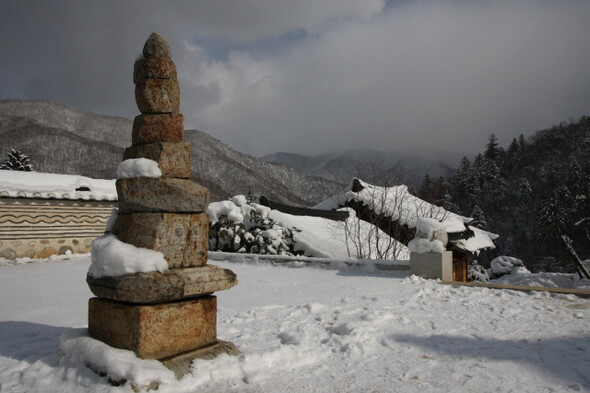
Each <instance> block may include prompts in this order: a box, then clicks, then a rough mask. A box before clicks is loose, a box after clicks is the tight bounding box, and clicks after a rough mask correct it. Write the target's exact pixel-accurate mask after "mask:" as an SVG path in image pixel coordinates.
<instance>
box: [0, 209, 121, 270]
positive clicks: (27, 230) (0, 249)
mask: <svg viewBox="0 0 590 393" xmlns="http://www.w3.org/2000/svg"><path fill="white" fill-rule="evenodd" d="M116 208H117V202H116V201H115V202H107V201H76V200H57V199H29V198H0V257H3V258H6V259H15V258H22V257H29V258H47V257H49V256H51V255H55V254H65V253H66V252H67V251H68V250H69V251H71V252H72V253H88V252H90V245H91V243H92V240H94V239H95V238H97V237H98V236H101V235H102V234H103V233H104V230H105V226H106V222H107V220H108V218H109V216H110V214H111V210H112V209H116Z"/></svg>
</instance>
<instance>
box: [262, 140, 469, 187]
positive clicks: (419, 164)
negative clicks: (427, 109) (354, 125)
mask: <svg viewBox="0 0 590 393" xmlns="http://www.w3.org/2000/svg"><path fill="white" fill-rule="evenodd" d="M463 156H465V154H463V153H453V152H445V151H439V150H433V149H417V148H415V149H409V150H400V151H393V152H381V151H376V150H370V149H351V150H347V151H344V152H337V153H327V154H321V155H316V156H306V155H301V154H293V153H285V152H278V153H274V154H270V155H267V156H264V157H262V159H263V160H265V161H268V162H276V163H281V164H284V165H287V166H290V167H293V168H295V169H298V170H300V171H302V172H307V173H309V174H311V175H315V176H319V177H322V178H324V179H329V180H333V181H337V182H340V183H349V182H350V180H351V178H352V176H358V177H361V178H363V179H367V180H371V179H372V178H373V176H375V177H376V178H375V179H374V181H375V182H377V183H378V182H379V180H382V179H379V177H383V176H386V177H387V178H388V181H389V183H393V184H406V185H408V186H410V187H418V186H419V185H420V183H421V182H422V179H423V178H424V176H425V175H426V174H428V175H430V176H431V177H433V178H438V177H439V176H445V177H446V176H451V175H453V174H454V172H455V171H456V170H457V167H458V165H459V161H460V160H461V158H462V157H463Z"/></svg>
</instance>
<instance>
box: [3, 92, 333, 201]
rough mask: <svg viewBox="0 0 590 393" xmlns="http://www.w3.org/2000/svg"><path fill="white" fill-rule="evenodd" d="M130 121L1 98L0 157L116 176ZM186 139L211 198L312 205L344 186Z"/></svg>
mask: <svg viewBox="0 0 590 393" xmlns="http://www.w3.org/2000/svg"><path fill="white" fill-rule="evenodd" d="M132 125H133V121H132V120H129V119H125V118H122V117H114V116H106V115H99V114H95V113H91V112H86V111H83V110H80V109H77V108H73V107H70V106H66V105H62V104H59V103H55V102H53V101H46V100H0V156H1V157H5V156H6V154H7V153H8V152H9V151H10V149H17V150H20V151H21V152H22V153H23V154H26V155H28V156H29V158H30V159H31V163H32V164H33V165H34V167H35V170H38V171H40V172H50V173H65V174H76V175H85V176H89V177H94V178H107V179H108V178H115V177H116V173H117V166H118V164H119V162H121V160H122V157H123V150H124V149H125V148H126V147H128V146H130V145H131V129H132ZM185 140H186V141H187V142H191V156H192V168H191V173H192V176H191V178H192V179H193V180H195V181H198V182H199V183H201V184H203V185H204V186H206V187H208V188H209V189H210V191H211V200H221V199H225V198H228V197H231V196H233V195H236V194H246V193H248V192H252V193H253V194H254V195H266V196H267V197H269V198H271V199H275V200H277V201H280V202H283V203H289V204H294V205H302V206H312V205H314V204H316V203H318V202H320V201H322V200H323V199H325V198H327V197H329V196H330V195H332V194H333V193H335V192H337V191H338V190H339V189H341V188H342V184H340V183H338V182H334V181H329V180H326V179H323V178H319V177H316V176H312V175H308V174H305V173H303V172H300V171H297V170H295V169H293V168H287V167H284V166H283V165H279V164H273V163H268V162H265V161H262V160H260V159H258V158H256V157H253V156H250V155H248V154H243V153H240V152H237V151H235V150H233V149H231V148H230V147H229V146H228V145H227V144H225V143H223V142H221V141H219V140H217V139H215V138H213V137H212V136H210V135H208V134H206V133H204V132H202V131H198V130H185Z"/></svg>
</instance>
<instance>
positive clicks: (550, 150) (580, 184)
mask: <svg viewBox="0 0 590 393" xmlns="http://www.w3.org/2000/svg"><path fill="white" fill-rule="evenodd" d="M589 157H590V117H587V116H585V117H582V118H580V119H579V120H577V121H570V122H563V123H560V124H559V125H556V126H553V127H551V128H549V129H546V130H542V131H538V132H536V133H535V134H534V135H532V136H531V137H529V138H525V137H524V136H523V135H522V134H521V135H520V136H519V137H517V138H514V139H513V140H512V142H511V143H510V144H509V146H508V147H507V148H506V149H504V148H503V147H501V146H500V144H499V142H498V139H497V137H496V135H494V134H492V135H490V137H489V139H488V141H487V144H486V146H485V150H484V152H483V153H481V154H478V155H477V156H476V157H475V158H474V159H473V160H470V159H469V158H467V157H463V159H462V160H461V163H460V165H459V168H458V169H457V172H456V174H455V175H454V176H451V177H448V178H442V177H441V178H438V179H432V178H430V177H429V176H428V175H427V176H425V177H424V179H423V181H422V185H421V186H420V188H419V190H416V193H417V194H418V196H420V197H421V198H422V199H425V200H427V201H429V202H431V203H437V204H439V205H442V206H443V207H445V208H447V209H448V210H451V211H453V212H457V213H459V214H462V215H464V216H469V217H473V219H474V221H473V225H474V226H477V227H480V228H482V229H485V230H488V231H491V232H495V233H498V234H499V235H500V238H499V239H498V240H497V241H496V245H497V249H496V253H497V254H498V255H511V256H515V257H518V258H520V259H522V260H523V261H524V262H525V264H526V265H527V267H528V268H529V269H530V270H533V271H566V272H572V271H575V269H577V268H578V267H579V264H577V263H576V260H577V261H580V260H583V259H584V258H585V259H589V258H590V161H589V160H588V158H589ZM578 270H579V269H578Z"/></svg>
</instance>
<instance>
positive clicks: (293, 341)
mask: <svg viewBox="0 0 590 393" xmlns="http://www.w3.org/2000/svg"><path fill="white" fill-rule="evenodd" d="M277 337H278V338H279V339H280V340H281V344H283V345H299V343H300V341H299V337H297V336H295V335H294V334H291V333H289V332H281V333H279V335H278V336H277Z"/></svg>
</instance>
